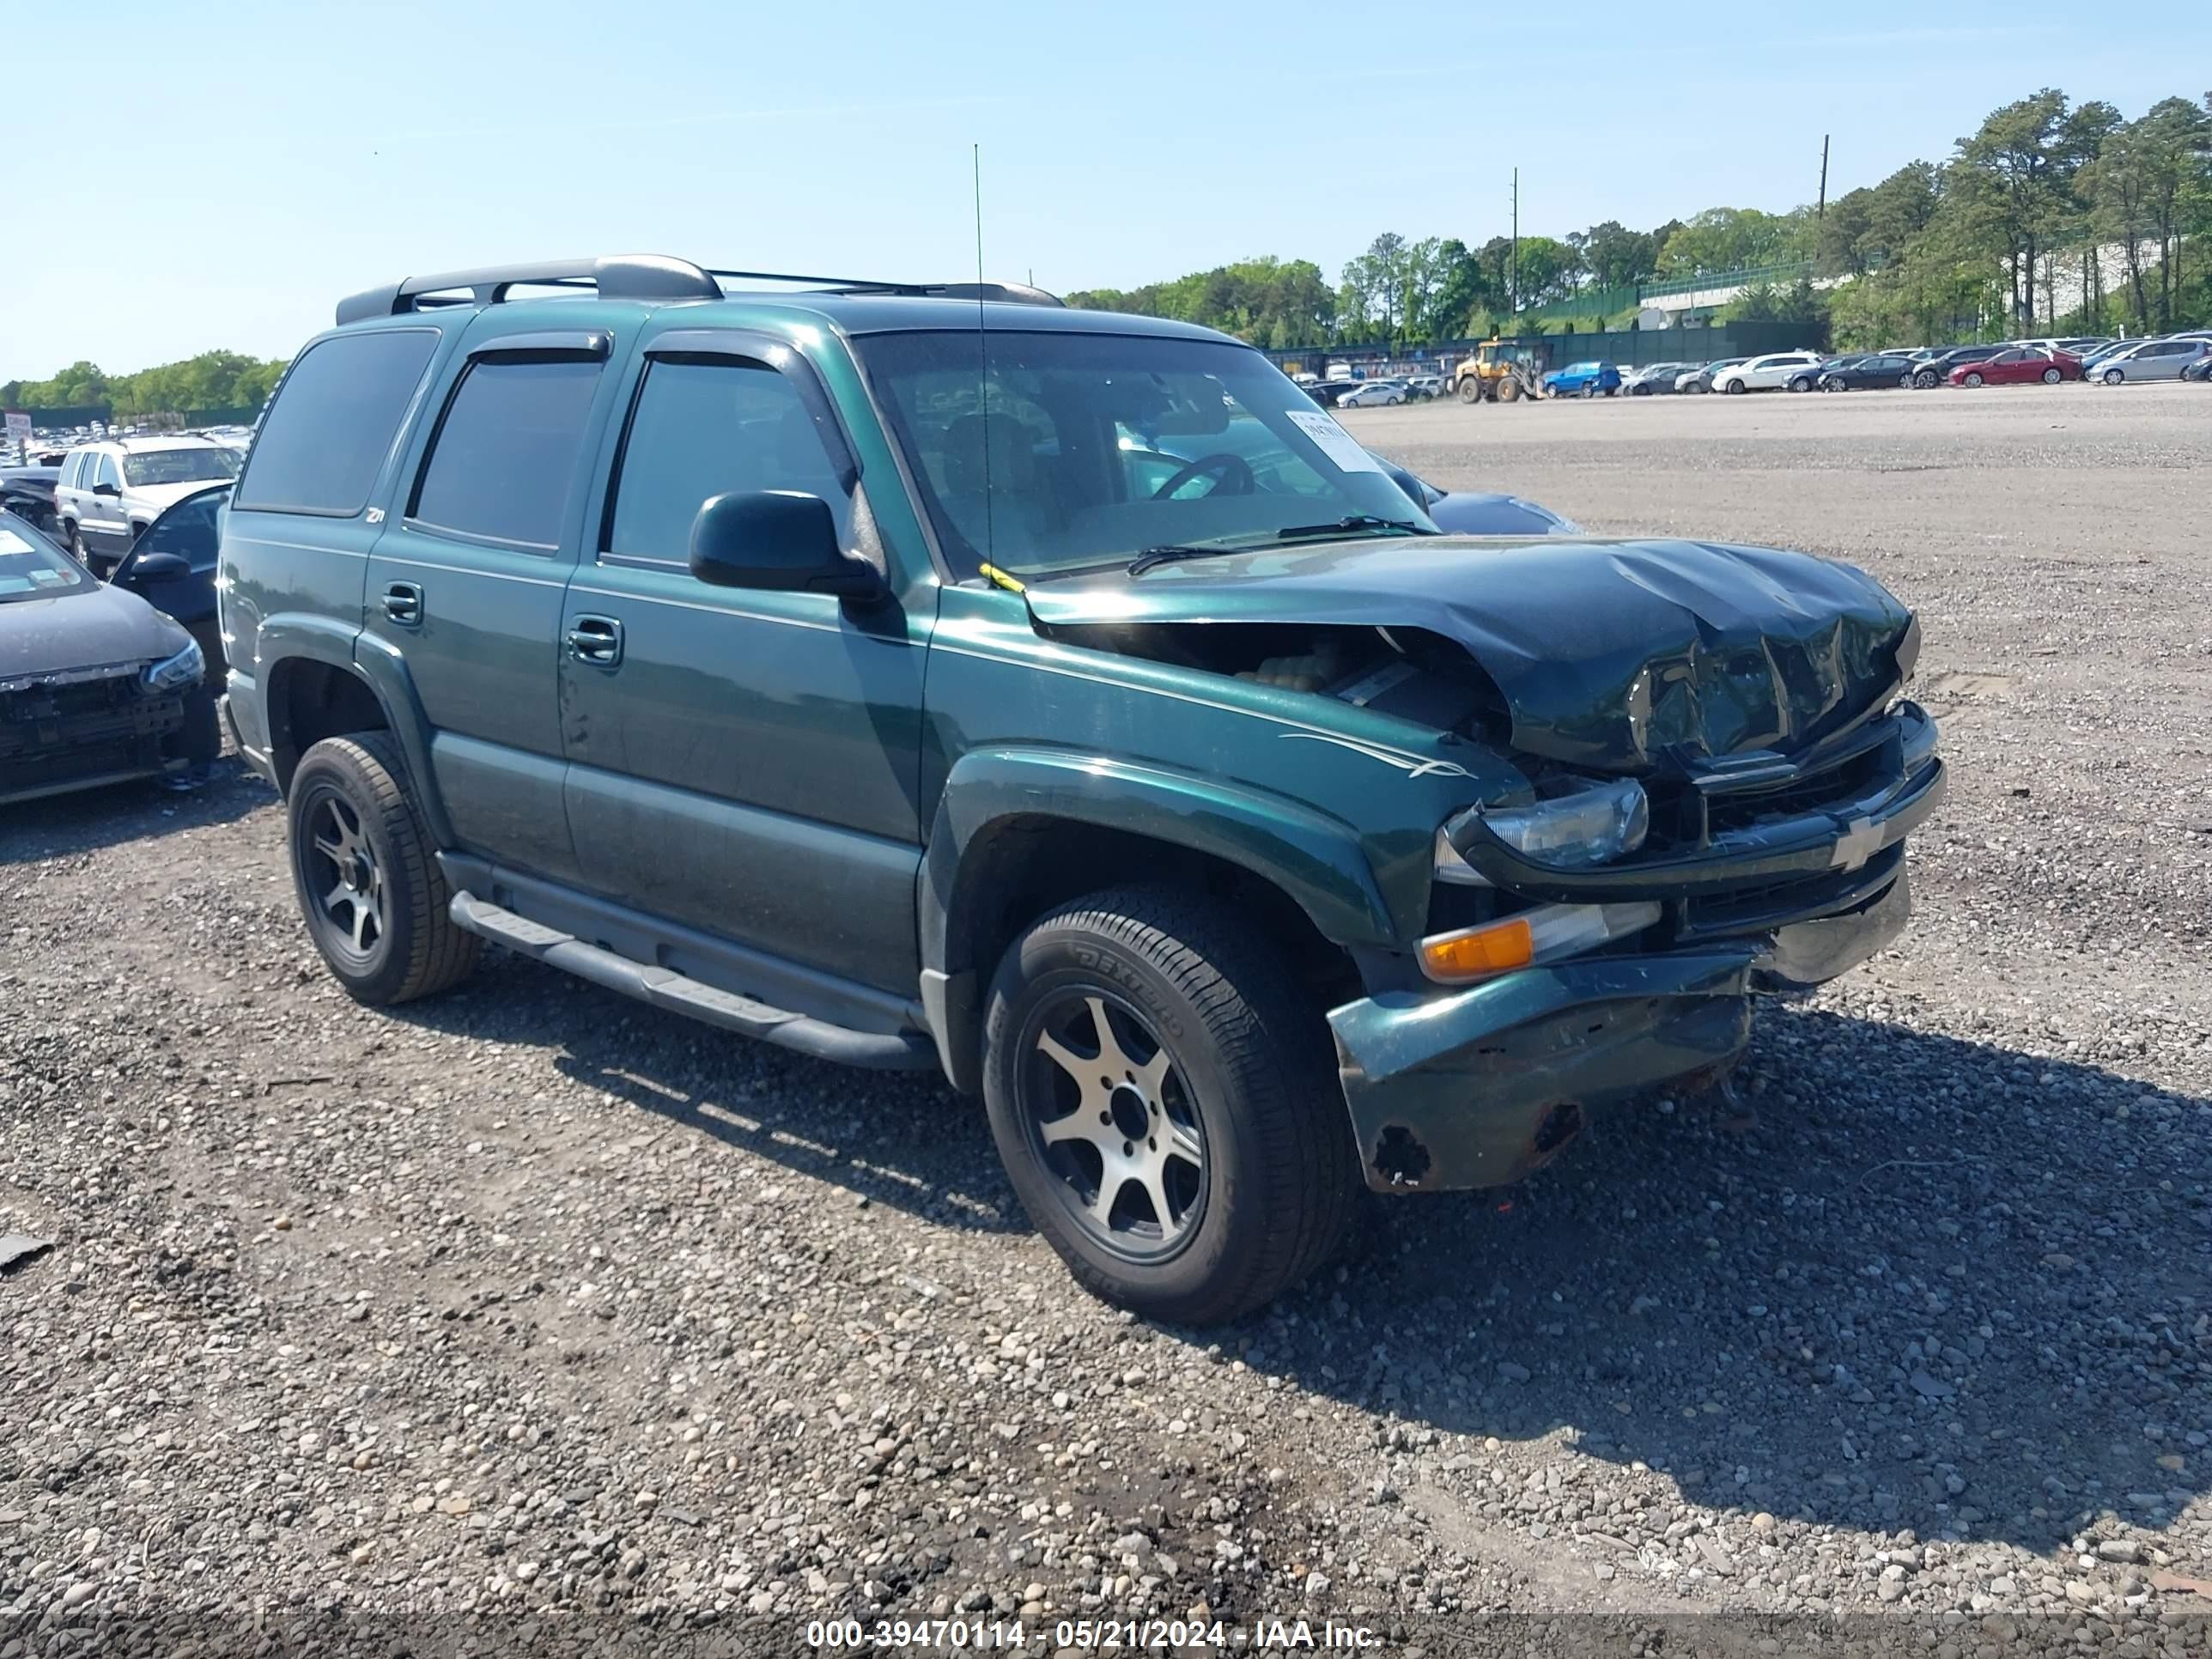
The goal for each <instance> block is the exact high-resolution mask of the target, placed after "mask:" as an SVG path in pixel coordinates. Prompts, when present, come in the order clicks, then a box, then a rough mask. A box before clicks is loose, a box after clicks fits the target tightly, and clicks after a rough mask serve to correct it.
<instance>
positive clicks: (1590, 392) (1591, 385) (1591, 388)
mask: <svg viewBox="0 0 2212 1659" xmlns="http://www.w3.org/2000/svg"><path fill="white" fill-rule="evenodd" d="M1581 395H1582V396H1583V397H1585V398H1595V397H1596V396H1597V386H1596V383H1595V382H1594V381H1587V380H1586V381H1584V382H1583V389H1582V392H1581Z"/></svg>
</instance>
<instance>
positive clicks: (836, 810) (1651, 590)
mask: <svg viewBox="0 0 2212 1659" xmlns="http://www.w3.org/2000/svg"><path fill="white" fill-rule="evenodd" d="M550 281H559V282H563V283H570V284H580V283H586V282H589V283H592V284H593V285H594V286H595V288H596V290H597V296H598V297H597V299H596V301H592V302H591V303H589V304H585V305H580V304H579V303H577V302H576V301H574V300H568V299H562V300H545V299H532V298H529V297H527V295H526V291H525V290H524V289H523V286H522V285H524V284H527V283H545V282H550ZM509 292H513V293H514V294H515V295H516V297H513V298H512V299H507V300H501V299H499V298H498V297H497V296H499V295H502V294H506V293H509ZM441 300H443V301H448V302H447V303H442V304H441V303H437V301H441ZM979 340H987V342H988V343H989V350H988V352H987V354H979V352H978V350H977V345H978V342H979ZM979 375H980V376H981V381H980V383H979ZM1148 441H1161V442H1169V441H1171V442H1173V443H1175V444H1176V445H1177V446H1179V447H1182V448H1184V449H1188V450H1190V451H1194V452H1195V453H1194V454H1193V455H1192V457H1191V459H1188V460H1182V461H1179V462H1176V463H1175V465H1174V466H1173V470H1172V471H1168V472H1166V473H1165V474H1164V475H1162V474H1161V472H1160V471H1159V468H1160V465H1161V459H1162V458H1161V456H1160V454H1159V453H1158V452H1157V451H1154V450H1152V449H1151V448H1149V447H1148ZM1124 443H1127V445H1128V446H1129V447H1127V448H1123V447H1121V445H1122V444H1124ZM1155 478H1157V479H1158V482H1157V483H1154V482H1153V480H1154V479H1155ZM318 550H320V551H318ZM218 586H219V592H220V594H221V600H222V623H223V627H224V630H225V634H226V636H227V637H228V639H229V640H230V641H232V642H233V648H232V661H231V666H230V671H229V677H228V698H227V702H226V705H225V706H226V708H227V710H228V717H229V719H230V720H231V722H232V724H233V726H234V731H235V734H236V738H237V742H238V745H239V748H240V752H241V753H243V754H244V755H245V756H246V757H247V758H248V759H249V761H250V762H251V763H252V765H253V766H254V767H255V768H257V769H258V770H260V771H262V772H263V773H264V774H265V775H267V776H268V777H270V779H271V780H272V781H275V783H276V786H277V787H278V788H279V789H280V790H281V791H282V792H283V797H284V800H285V811H286V828H285V836H286V842H287V847H288V851H289V860H290V864H291V867H292V872H293V876H294V884H295V890H296V893H297V896H298V899H299V902H300V905H301V911H302V914H303V916H304V918H305V920H306V924H307V932H308V933H309V936H310V937H311V938H312V939H313V942H314V944H315V945H316V947H317V949H318V951H319V952H320V954H321V955H322V957H323V959H324V961H325V963H326V965H327V967H328V969H329V971H330V972H331V975H332V976H333V977H334V978H335V979H336V980H337V982H338V983H339V984H340V985H341V986H342V987H343V988H344V989H345V990H346V991H347V992H348V993H349V994H351V995H352V996H353V997H355V998H356V1000H360V1001H361V1002H363V1003H365V1004H369V1005H372V1006H382V1005H387V1004H392V1003H397V1002H403V1001H405V1000H409V999H411V998H415V997H419V996H423V995H427V994H431V993H433V992H435V991H439V990H441V989H444V988H446V987H449V986H451V985H453V984H454V983H455V982H457V981H459V980H460V979H461V978H462V977H463V976H464V975H466V974H467V973H468V972H469V970H470V969H471V965H472V963H474V961H475V959H476V957H477V951H478V949H479V945H480V944H481V942H482V941H483V940H487V939H489V940H494V941H496V942H498V943H499V944H501V945H504V946H506V947H507V948H508V949H510V950H512V951H517V952H520V953H522V954H524V955H527V956H530V957H536V958H538V959H539V960H541V961H543V962H544V963H549V964H550V965H552V966H555V967H557V968H561V969H565V970H568V971H571V972H574V973H577V974H579V975H583V976H585V977H587V978H589V979H591V980H592V981H595V982H596V983H598V984H599V985H601V986H603V987H607V988H609V989H611V990H616V991H619V992H623V993H625V994H629V995H631V996H634V997H637V998H640V999H641V1000H646V1001H647V1002H650V1003H652V1004H653V1005H655V1006H659V1007H661V1008H664V1009H667V1010H671V1011H678V1012H684V1013H686V1014H688V1015H690V1016H692V1017H694V1018H699V1019H702V1020H704V1021H706V1022H708V1023H709V1024H716V1025H719V1026H721V1027H723V1028H726V1029H727V1030H734V1031H738V1032H743V1033H746V1034H749V1035H752V1036H757V1037H760V1038H763V1039H764V1040H766V1041H769V1042H775V1043H778V1044H781V1045H782V1046H784V1047H786V1048H794V1049H797V1050H799V1051H801V1052H804V1053H806V1054H813V1055H817V1056H820V1057H825V1058H830V1059H836V1060H844V1061H848V1062H854V1063H858V1064H863V1065H872V1066H891V1067H927V1066H936V1067H939V1068H940V1069H942V1070H943V1072H944V1073H945V1075H946V1077H947V1078H948V1079H951V1082H952V1083H953V1085H955V1086H956V1087H957V1088H958V1089H960V1090H962V1091H974V1092H980V1093H981V1096H982V1098H983V1109H984V1112H985V1115H986V1116H987V1120H988V1121H989V1124H990V1126H991V1129H992V1133H993V1136H994V1140H995V1142H996V1144H997V1146H998V1149H999V1152H1000V1157H1001V1158H1002V1159H1003V1160H1004V1162H1005V1164H1006V1168H1007V1170H1008V1172H1009V1175H1010V1178H1011V1180H1012V1185H1013V1188H1014V1190H1015V1192H1016V1194H1018V1196H1019V1198H1020V1199H1021V1201H1022V1203H1023V1206H1024V1208H1025V1210H1026V1211H1027V1212H1028V1213H1029V1215H1030V1218H1032V1219H1033V1221H1034V1224H1035V1225H1036V1227H1037V1229H1038V1230H1039V1231H1040V1232H1041V1233H1042V1235H1043V1237H1045V1238H1046V1239H1047V1240H1048V1242H1049V1243H1051V1244H1052V1246H1053V1247H1054V1249H1056V1250H1058V1251H1059V1252H1060V1255H1061V1256H1062V1257H1063V1259H1064V1260H1065V1261H1066V1262H1067V1263H1068V1265H1069V1267H1071V1269H1072V1270H1073V1273H1074V1274H1075V1275H1076V1277H1077V1278H1078V1279H1080V1280H1081V1281H1082V1282H1083V1283H1084V1284H1085V1285H1088V1286H1090V1287H1091V1289H1092V1290H1094V1291H1097V1292H1098V1293H1099V1294H1101V1295H1103V1296H1104V1297H1109V1298H1110V1299H1112V1300H1114V1301H1115V1302H1117V1303H1120V1304H1123V1305H1125V1306H1127V1307H1129V1308H1131V1309H1133V1310H1139V1311H1140V1312H1142V1313H1144V1314H1146V1315H1147V1316H1157V1317H1159V1318H1163V1319H1170V1320H1174V1321H1177V1322H1206V1321H1212V1320H1219V1319H1224V1318H1230V1317H1233V1316H1237V1315H1239V1314H1241V1313H1243V1312H1246V1311H1249V1310H1251V1309H1253V1308H1255V1307H1256V1306H1259V1305H1260V1304H1263V1303H1265V1302H1266V1301H1267V1300H1268V1299H1269V1298H1270V1297H1273V1295H1275V1294H1276V1293H1278V1292H1279V1291H1282V1290H1283V1289H1284V1288H1285V1287H1286V1286H1288V1285H1291V1284H1293V1283H1295V1282H1297V1280H1298V1279H1300V1278H1302V1277H1303V1276H1304V1275H1306V1274H1307V1273H1310V1272H1311V1271H1313V1270H1314V1269H1315V1268H1316V1267H1318V1266H1320V1265H1321V1264H1322V1263H1323V1262H1326V1261H1328V1260H1329V1259H1330V1258H1331V1257H1332V1255H1334V1253H1335V1252H1336V1250H1337V1249H1338V1246H1339V1244H1340V1242H1341V1241H1342V1239H1343V1238H1344V1237H1345V1236H1346V1231H1347V1230H1348V1227H1349V1225H1350V1222H1351V1218H1352V1213H1353V1207H1354V1206H1353V1200H1355V1198H1356V1197H1357V1196H1358V1189H1359V1188H1360V1187H1361V1186H1362V1185H1363V1184H1364V1185H1365V1186H1366V1187H1368V1188H1372V1189H1375V1190H1376V1191H1379V1192H1383V1193H1396V1194H1403V1193H1413V1192H1424V1191H1434V1190H1440V1189H1447V1188H1469V1187H1482V1186H1492V1185H1496V1184H1498V1183H1501V1182H1507V1181H1510V1180H1513V1179H1516V1178H1518V1177H1519V1176H1521V1175H1522V1174H1523V1173H1525V1172H1526V1171H1527V1170H1529V1169H1531V1168H1533V1167H1534V1166H1535V1165H1536V1164H1540V1163H1541V1162H1543V1161H1545V1160H1546V1159H1547V1158H1551V1157H1553V1156H1554V1155H1556V1154H1557V1153H1558V1152H1559V1150H1560V1149H1561V1148H1562V1147H1563V1146H1565V1145H1566V1144H1567V1143H1568V1142H1570V1141H1571V1139H1573V1137H1574V1136H1575V1135H1576V1134H1577V1133H1578V1132H1579V1130H1580V1128H1581V1127H1582V1126H1583V1123H1584V1121H1585V1119H1586V1114H1588V1113H1589V1112H1591V1111H1594V1110H1595V1109H1599V1108H1600V1107H1601V1106H1603V1105H1604V1104H1606V1103H1609V1102H1612V1101H1614V1100H1617V1099H1620V1098H1623V1097H1628V1096H1630V1095H1632V1094H1633V1093H1635V1092H1638V1091H1642V1090H1644V1089H1648V1088H1650V1087H1654V1086H1661V1085H1668V1084H1669V1083H1674V1084H1676V1085H1678V1086H1682V1087H1687V1086H1689V1084H1688V1083H1687V1082H1685V1081H1683V1080H1684V1079H1692V1080H1694V1079H1704V1078H1710V1077H1711V1076H1713V1075H1716V1074H1717V1073H1719V1072H1720V1071H1722V1070H1723V1069H1724V1068H1725V1067H1726V1066H1729V1064H1730V1063H1731V1062H1732V1061H1733V1060H1735V1058H1736V1057H1737V1056H1738V1055H1739V1054H1741V1052H1742V1050H1743V1048H1744V1047H1745V1045H1746V1043H1747V1041H1748V1038H1749V1036H1750V1025H1751V1018H1752V994H1753V993H1754V992H1756V991H1759V990H1763V989H1775V990H1785V989H1794V988H1799V987H1805V986H1808V985H1811V984H1814V983H1818V982H1820V981H1826V980H1829V979H1831V978H1832V977H1833V976H1834V975H1838V974H1839V973H1842V972H1843V971H1844V970H1845V969H1847V968H1849V967H1850V966H1851V965H1853V964H1854V963H1858V962H1860V961H1863V960H1864V959H1865V958H1866V957H1868V956H1869V954H1870V953H1872V952H1873V951H1876V950H1878V949H1881V948H1882V947H1883V946H1884V945H1887V943H1889V942H1890V941H1891V940H1892V939H1894V938H1895V937H1896V936H1897V934H1898V933H1899V930H1900V928H1901V927H1903V926H1904V923H1905V914H1906V909H1907V907H1908V903H1909V899H1908V890H1907V882H1908V879H1909V877H1908V874H1907V870H1906V866H1905V840H1906V837H1907V836H1908V834H1909V832H1910V831H1911V829H1913V827H1914V826H1915V825H1917V823H1921V822H1922V821H1923V819H1924V818H1925V817H1926V816H1927V815H1928V813H1929V811H1932V810H1933V808H1934V807H1935V806H1936V804H1937V802H1938V800H1939V799H1941V796H1942V793H1943V789H1944V784H1945V775H1944V769H1943V765H1942V761H1941V759H1940V758H1939V757H1938V756H1937V754H1936V727H1935V726H1934V723H1933V722H1932V721H1931V720H1929V718H1928V716H1927V715H1926V714H1923V712H1922V711H1921V710H1920V709H1919V708H1917V707H1915V706H1914V705H1913V704H1912V703H1911V702H1909V701H1905V700H1902V697H1901V694H1902V692H1903V690H1904V689H1905V686H1906V684H1907V683H1908V681H1909V680H1910V678H1911V672H1912V670H1913V666H1914V661H1915V659H1916V657H1917V653H1918V650H1919V638H1920V635H1919V628H1918V625H1917V623H1916V622H1915V620H1914V618H1913V617H1912V615H1911V611H1908V610H1907V609H1906V608H1905V605H1902V604H1900V603H1899V601H1898V600H1897V599H1895V598H1894V597H1893V596H1892V595H1891V594H1890V593H1889V592H1887V591H1886V590H1885V589H1884V588H1883V587H1881V585H1880V584H1878V583H1877V582H1875V580H1873V579H1872V578H1871V577H1869V576H1868V575H1866V574H1864V573H1863V572H1861V571H1858V570H1857V569H1854V568H1850V567H1849V566H1847V565H1844V564H1841V563H1837V562H1830V561H1828V560H1825V559H1820V558H1815V557H1812V556H1808V555H1802V554H1797V553H1787V552H1776V551H1770V550H1760V549H1753V548H1742V547H1731V546H1723V545H1718V544H1711V543H1705V542H1698V541H1669V540H1633V539H1620V538H1606V539H1604V540H1603V541H1601V542H1594V541H1591V540H1590V539H1589V538H1583V537H1580V536H1577V535H1572V534H1565V535H1560V534H1547V535H1534V536H1527V537H1504V538H1500V537H1485V538H1460V537H1452V536H1447V535H1443V533H1441V532H1439V531H1438V529H1437V526H1436V525H1435V523H1434V521H1433V520H1431V519H1430V518H1429V517H1428V516H1427V515H1426V514H1425V513H1424V512H1423V510H1422V509H1421V508H1420V507H1419V506H1417V505H1416V504H1415V503H1414V501H1413V497H1412V496H1411V495H1408V494H1407V491H1406V490H1405V489H1404V488H1403V487H1402V486H1401V484H1400V483H1397V482H1396V481H1395V479H1394V478H1393V477H1392V476H1391V475H1390V473H1389V472H1388V471H1385V470H1384V469H1383V467H1382V466H1381V465H1379V464H1378V463H1376V460H1375V459H1374V458H1373V457H1372V456H1370V455H1369V454H1368V453H1366V452H1365V451H1364V449H1362V448H1361V447H1359V446H1358V443H1357V442H1356V441H1353V440H1352V438H1351V436H1350V435H1349V434H1347V433H1346V432H1345V431H1344V430H1343V429H1342V428H1340V427H1339V426H1338V425H1337V423H1336V422H1334V420H1333V419H1331V418H1330V417H1328V416H1327V415H1325V414H1323V413H1322V411H1320V410H1316V409H1315V408H1314V406H1313V404H1312V402H1311V400H1310V398H1307V397H1305V396H1304V394H1303V393H1302V392H1299V391H1298V390H1297V388H1296V387H1294V386H1291V384H1290V382H1289V381H1288V380H1285V379H1284V377H1283V376H1282V375H1281V374H1279V372H1278V371H1277V370H1276V369H1275V368H1273V365H1272V364H1270V363H1269V362H1267V360H1266V359H1265V358H1264V357H1263V356H1261V355H1260V353H1258V352H1257V351H1255V350H1254V349H1252V348H1250V347H1249V346H1247V345H1245V344H1243V343H1241V342H1238V341H1237V340H1234V339H1231V338H1230V337H1226V336H1224V335H1218V334H1215V333H1213V332H1212V331H1207V330H1204V329H1199V328H1195V327H1192V326H1189V325H1183V324H1177V323H1172V322H1167V321H1163V320H1158V319H1147V318H1142V317H1136V316H1127V315H1120V314H1114V313H1091V312H1082V311H1071V310H1066V309H1062V308H1060V307H1059V306H1058V305H1057V304H1056V303H1054V302H1053V301H1050V300H1049V298H1048V296H1044V295H1037V294H1036V293H1035V291H1034V290H1029V289H1017V288H1013V287H1004V288H1001V287H998V286H995V285H981V284H974V283H962V284H954V285H949V286H946V287H943V288H937V289H931V288H928V287H926V286H921V285H917V286H916V287H914V288H902V289H896V290H891V291H888V292H887V291H883V290H869V291H862V292H851V293H836V292H829V291H823V290H818V289H817V290H816V291H812V292H797V293H788V292H787V293H777V294H764V293H760V292H749V293H747V294H745V295H744V296H743V297H742V299H741V300H738V301H733V302H729V303H725V302H723V298H722V290H721V289H720V285H719V283H717V282H716V280H715V278H714V276H711V275H710V274H709V273H708V272H707V271H705V270H702V269H701V268H699V267H697V266H696V265H693V264H688V263H685V262H684V261H682V260H677V259H669V258H605V259H599V260H596V261H584V262H578V263H574V264H548V265H539V266H524V267H515V266H509V267H504V268H501V269H498V270H489V271H473V272H471V271H463V272H455V273H451V274H448V275H445V276H433V277H425V278H420V279H414V280H410V281H407V282H403V283H390V284H388V285H386V286H384V287H381V288H379V289H371V290H369V291H368V292H367V293H365V294H362V295H356V296H355V297H353V298H352V299H349V300H348V301H344V302H343V303H342V304H341V306H340V307H339V310H338V325H337V327H336V328H334V329H332V330H331V331H328V332H325V334H323V335H320V336H319V337H316V338H315V339H313V340H312V341H310V342H308V343H307V345H306V346H305V347H304V348H303V349H301V352H300V353H299V354H298V355H297V356H295V358H294V359H293V362H292V364H291V367H290V368H289V370H288V372H287V374H286V375H285V377H284V379H283V382H282V383H281V385H280V386H279V388H278V390H277V392H276V396H275V398H274V399H273V401H272V402H271V404H270V408H269V410H268V412H267V414H266V415H265V416H264V420H263V422H262V425H261V428H260V431H259V434H258V436H257V438H256V440H255V443H254V447H253V451H252V456H251V458H250V459H249V460H248V461H247V464H246V471H245V472H244V474H243V476H242V477H240V480H239V483H238V486H237V489H235V491H234V493H233V497H232V501H231V505H230V507H229V509H228V515H227V517H226V518H225V520H224V522H223V529H222V556H221V563H220V567H219V571H218ZM364 599H366V603H365V604H364ZM1747 663H1755V664H1757V665H1759V671H1758V672H1757V673H1755V674H1753V675H1750V676H1748V677H1747V674H1746V671H1745V666H1744V665H1746V664H1747ZM1408 848H1415V849H1419V848H1426V849H1428V854H1429V856H1428V857H1427V858H1426V859H1425V860H1424V859H1422V858H1421V857H1419V856H1418V854H1416V855H1413V856H1409V855H1408V850H1407V849H1408ZM1531 970H1533V971H1531ZM1522 974H1526V975H1528V976H1527V977H1523V978H1517V979H1516V977H1514V976H1515V975H1522Z"/></svg>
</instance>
